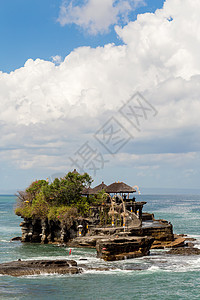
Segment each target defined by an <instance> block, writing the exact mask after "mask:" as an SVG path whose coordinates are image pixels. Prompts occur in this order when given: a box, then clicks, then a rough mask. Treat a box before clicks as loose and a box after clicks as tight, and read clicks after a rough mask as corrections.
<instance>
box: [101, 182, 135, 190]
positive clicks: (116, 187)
mask: <svg viewBox="0 0 200 300" xmlns="http://www.w3.org/2000/svg"><path fill="white" fill-rule="evenodd" d="M106 192H107V193H135V192H136V190H135V189H134V188H132V187H131V186H129V185H127V184H126V183H124V182H114V183H112V184H110V185H109V186H107V188H106Z"/></svg>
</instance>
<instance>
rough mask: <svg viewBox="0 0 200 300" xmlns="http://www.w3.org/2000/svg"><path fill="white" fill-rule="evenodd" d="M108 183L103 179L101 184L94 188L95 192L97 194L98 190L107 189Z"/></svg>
mask: <svg viewBox="0 0 200 300" xmlns="http://www.w3.org/2000/svg"><path fill="white" fill-rule="evenodd" d="M106 188H107V185H106V184H105V183H104V182H103V181H102V183H100V184H99V185H97V186H95V187H94V188H93V189H92V190H93V192H94V194H97V193H98V192H100V191H102V190H104V191H106Z"/></svg>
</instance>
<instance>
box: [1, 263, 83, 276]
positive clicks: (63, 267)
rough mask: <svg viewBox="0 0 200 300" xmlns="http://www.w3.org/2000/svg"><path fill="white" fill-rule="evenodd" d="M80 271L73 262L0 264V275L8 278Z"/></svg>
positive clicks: (76, 272)
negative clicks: (8, 276)
mask: <svg viewBox="0 0 200 300" xmlns="http://www.w3.org/2000/svg"><path fill="white" fill-rule="evenodd" d="M81 272H82V269H81V268H79V267H77V263H76V261H74V260H29V261H21V260H18V261H12V262H7V263H3V264H0V274H1V275H10V276H24V275H37V274H42V273H48V274H54V273H56V274H78V273H81Z"/></svg>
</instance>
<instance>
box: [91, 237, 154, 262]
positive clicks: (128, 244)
mask: <svg viewBox="0 0 200 300" xmlns="http://www.w3.org/2000/svg"><path fill="white" fill-rule="evenodd" d="M153 241H154V239H153V238H151V237H112V238H110V239H99V240H97V242H96V249H97V257H99V258H102V259H104V260H105V261H115V260H124V259H128V258H135V257H141V256H145V255H148V254H149V250H150V248H151V245H152V243H153Z"/></svg>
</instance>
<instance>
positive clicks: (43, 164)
mask: <svg viewBox="0 0 200 300" xmlns="http://www.w3.org/2000/svg"><path fill="white" fill-rule="evenodd" d="M199 14H200V2H199V1H198V0H192V1H191V0H166V1H162V0H152V1H150V0H81V1H78V0H66V1H62V0H43V1H39V0H2V1H1V10H0V108H1V109H0V136H1V146H0V150H1V151H0V193H14V192H16V191H17V190H20V189H25V188H26V187H27V186H28V185H29V184H30V183H31V182H32V181H33V180H35V179H46V178H49V179H50V180H53V179H54V178H55V177H57V176H63V175H64V174H65V173H67V172H68V171H70V170H73V169H74V168H76V169H78V170H79V171H80V172H88V173H89V174H90V175H91V176H92V177H93V179H94V183H93V185H96V184H99V183H100V182H101V181H105V183H107V184H110V183H112V182H114V181H124V182H126V183H127V184H129V185H132V186H133V185H138V186H139V187H142V188H144V189H145V188H152V189H156V188H168V189H175V188H177V189H180V190H181V189H198V188H199V172H200V171H199V170H200V153H199V150H200V139H199V129H200V118H199V114H200V113H199V111H200V97H199V96H200V35H199V32H200V30H199V29H200V19H199Z"/></svg>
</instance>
